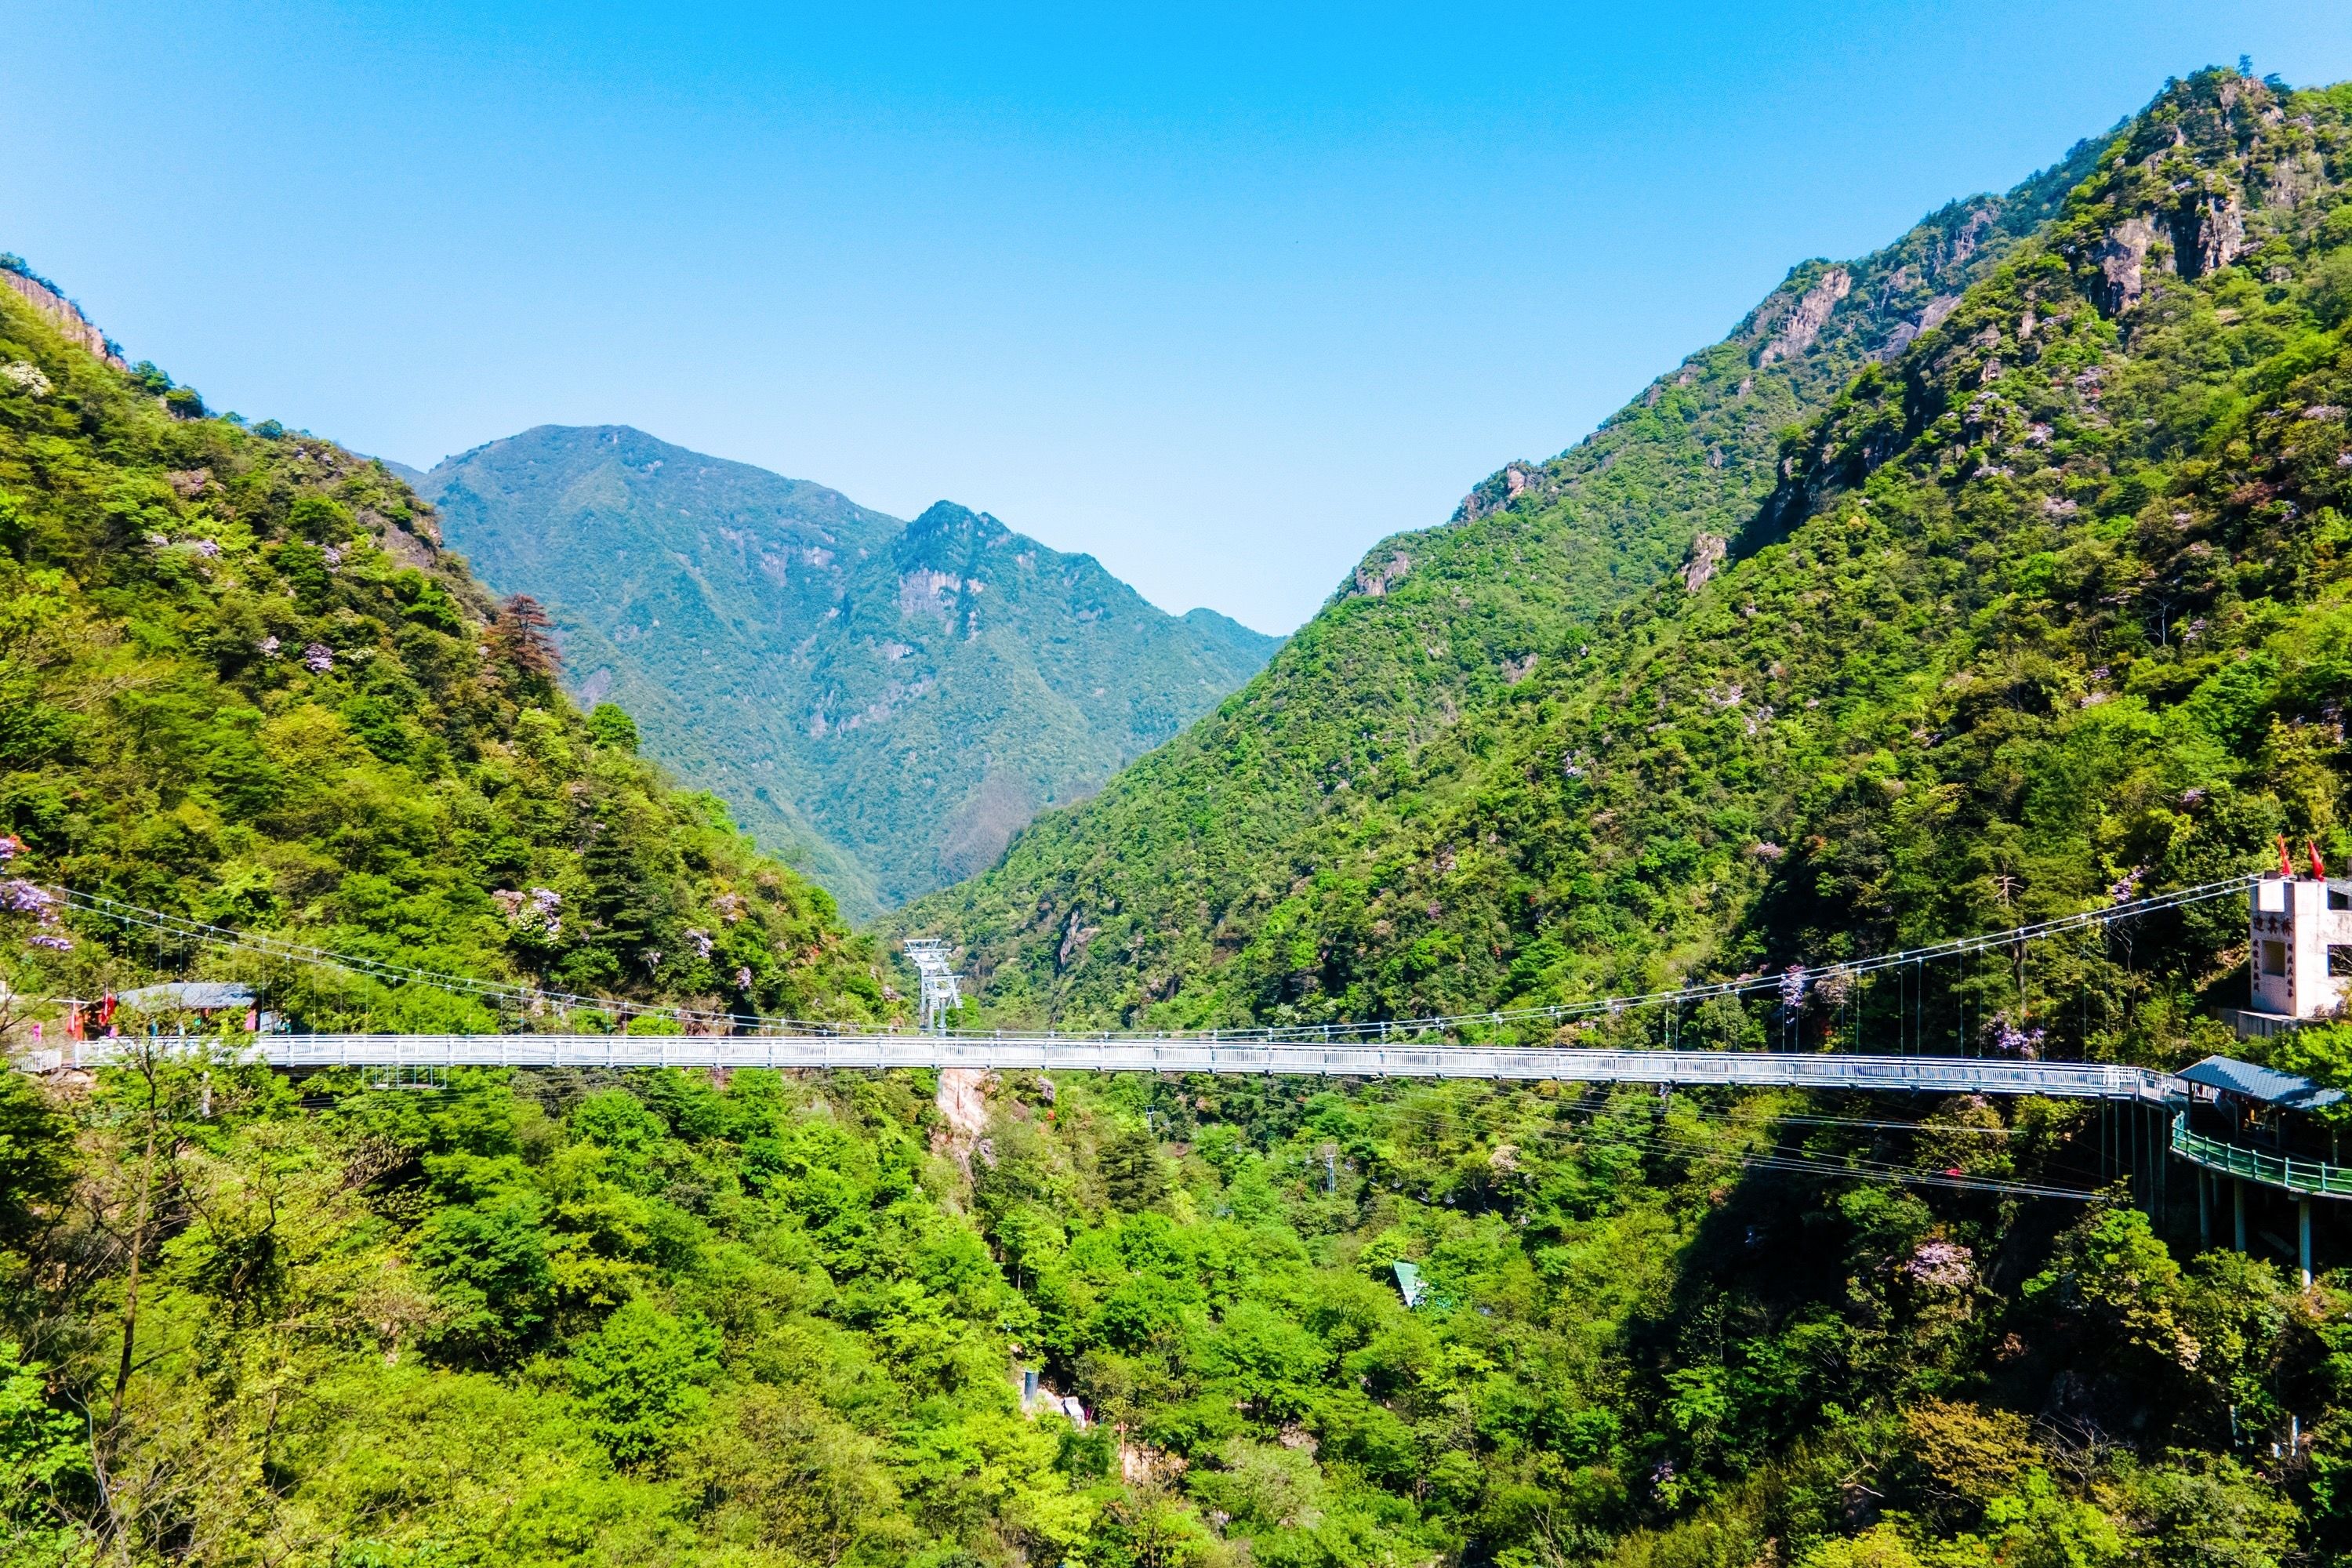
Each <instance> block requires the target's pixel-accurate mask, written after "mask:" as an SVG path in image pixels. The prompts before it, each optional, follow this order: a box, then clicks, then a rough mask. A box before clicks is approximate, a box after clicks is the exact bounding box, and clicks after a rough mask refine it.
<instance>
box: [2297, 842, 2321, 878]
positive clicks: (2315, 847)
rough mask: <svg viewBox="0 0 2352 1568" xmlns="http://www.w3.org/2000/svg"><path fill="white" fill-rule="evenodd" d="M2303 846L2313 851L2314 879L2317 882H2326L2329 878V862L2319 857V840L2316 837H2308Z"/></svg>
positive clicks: (2312, 872)
mask: <svg viewBox="0 0 2352 1568" xmlns="http://www.w3.org/2000/svg"><path fill="white" fill-rule="evenodd" d="M2303 847H2305V849H2308V850H2310V851H2311V876H2312V879H2313V880H2314V881H2317V882H2325V881H2326V880H2327V863H2326V861H2324V860H2322V859H2321V858H2319V844H2318V841H2317V840H2315V839H2310V838H2306V839H2305V840H2304V841H2303Z"/></svg>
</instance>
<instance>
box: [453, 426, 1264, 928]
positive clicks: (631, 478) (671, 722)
mask: <svg viewBox="0 0 2352 1568" xmlns="http://www.w3.org/2000/svg"><path fill="white" fill-rule="evenodd" d="M420 488H421V489H423V491H424V493H425V495H427V496H428V497H430V498H432V499H433V500H436V502H437V503H438V505H439V507H440V510H441V517H442V523H443V526H444V527H445V528H446V530H447V531H448V536H449V541H450V543H451V544H452V545H453V546H454V547H456V548H457V549H460V550H462V551H464V552H466V553H467V556H468V557H470V558H471V560H472V561H473V563H474V564H475V565H476V566H477V567H478V569H479V570H480V571H481V573H482V574H483V575H484V576H485V577H486V578H487V579H488V581H489V582H491V583H492V584H496V585H497V586H499V588H501V589H503V590H506V591H509V592H517V593H529V594H531V595H534V596H537V597H540V598H543V599H545V600H546V601H547V602H548V605H549V607H550V610H551V613H552V614H553V616H554V617H555V620H556V622H557V625H558V626H559V627H560V628H561V629H562V636H563V647H564V651H565V658H566V662H567V665H568V667H569V668H568V674H567V677H566V679H568V680H569V681H570V682H571V685H572V689H573V690H574V691H575V692H577V693H578V694H579V695H580V696H581V698H582V699H583V700H586V701H591V702H593V701H595V700H600V699H602V698H604V697H607V696H609V697H611V698H612V699H614V700H616V701H618V702H620V703H621V704H622V705H623V706H625V707H626V708H627V709H628V710H629V711H630V712H631V713H632V714H634V715H635V717H636V718H637V721H638V722H639V724H640V726H641V728H642V729H643V731H644V733H645V737H646V750H647V752H649V753H650V754H651V755H653V756H656V757H657V758H659V759H660V760H661V761H663V762H665V763H668V764H669V765H671V766H673V767H675V768H677V770H678V771H679V772H680V773H682V774H684V775H685V776H686V777H687V778H688V779H689V780H690V781H692V782H693V783H695V784H698V785H701V786H704V787H707V788H709V789H712V790H715V791H717V792H719V794H721V795H724V796H725V797H726V798H727V799H728V800H729V801H730V802H732V803H733V804H734V805H735V806H736V808H737V809H738V811H739V812H740V813H741V815H742V819H743V821H744V822H745V824H746V825H747V826H750V827H751V829H752V831H753V832H754V833H755V834H757V835H758V836H759V837H761V840H762V842H763V843H765V844H766V845H768V846H769V847H771V848H772V849H773V850H774V851H775V852H776V853H778V854H781V855H783V856H784V857H786V858H789V859H791V860H793V862H794V863H795V864H797V865H799V866H801V867H802V868H803V869H805V870H806V871H808V872H809V874H811V875H812V876H814V877H815V878H816V879H818V880H820V881H822V882H824V884H825V886H826V887H827V888H829V889H832V891H833V892H834V893H835V896H836V897H837V898H839V899H840V900H842V901H843V903H844V906H845V908H847V909H848V910H850V911H851V912H852V913H854V914H858V915H866V914H871V913H873V912H875V911H876V910H879V909H880V908H882V907H883V906H885V905H888V904H895V903H898V902H899V901H901V900H905V899H907V898H908V897H910V896H912V895H914V894H918V893H922V892H927V891H929V890H930V889H934V888H937V887H939V886H940V884H941V883H943V882H948V881H952V880H954V879H957V878H959V877H962V876H967V875H970V874H971V872H973V871H977V870H979V869H981V868H982V867H984V866H986V865H988V864H989V863H990V862H992V860H994V859H995V858H996V857H997V855H998V854H999V853H1000V852H1001V851H1002V850H1003V847H1004V844H1005V841H1006V839H1007V838H1009V837H1011V836H1012V834H1013V832H1014V831H1015V830H1016V829H1017V828H1019V827H1020V826H1022V825H1023V824H1024V823H1026V822H1027V821H1028V820H1029V818H1030V817H1031V816H1034V814H1035V813H1036V811H1037V810H1038V808H1039V807H1041V806H1044V805H1053V804H1055V803H1057V802H1062V803H1066V802H1068V801H1071V800H1073V799H1076V798H1077V797H1079V796H1082V795H1085V794H1086V793H1087V792H1088V791H1090V790H1091V789H1093V788H1094V787H1095V786H1096V785H1097V784H1100V783H1101V782H1102V780H1103V779H1105V778H1106V777H1108V775H1109V774H1110V773H1111V772H1112V770H1114V769H1115V768H1117V767H1118V765H1119V764H1120V763H1125V762H1127V761H1128V760H1129V759H1130V758H1133V757H1135V756H1137V755H1138V754H1139V753H1141V752H1145V751H1148V750H1150V748H1151V747H1153V746H1155V745H1157V744H1159V743H1160V742H1161V741H1164V740H1166V739H1167V738H1168V737H1169V736H1171V735H1172V734H1174V733H1175V732H1176V731H1178V730H1179V729H1180V728H1181V726H1182V725H1184V724H1185V723H1186V722H1188V721H1191V720H1192V719H1193V718H1194V717H1196V716H1198V715H1199V714H1201V713H1203V712H1205V711H1207V710H1209V709H1210V708H1211V707H1213V705H1214V704H1215V703H1216V701H1217V700H1218V699H1219V698H1221V697H1223V696H1224V695H1225V693H1227V692H1229V691H1231V690H1232V689H1234V687H1235V686H1237V685H1239V684H1240V683H1241V682H1242V681H1243V680H1244V679H1246V678H1247V677H1248V676H1249V675H1250V674H1252V673H1253V672H1255V670H1256V669H1257V668H1259V667H1260V666H1262V665H1263V664H1264V663H1265V658H1266V655H1267V654H1268V653H1269V652H1270V651H1272V649H1273V648H1274V647H1276V645H1277V643H1278V641H1279V639H1277V638H1274V637H1265V636H1262V635H1260V634H1258V633H1256V632H1253V631H1250V630H1249V629H1248V628H1246V627H1244V626H1239V625H1237V624H1236V623H1234V622H1233V621H1230V620H1228V619H1226V618H1225V617H1224V616H1219V615H1216V614H1214V613H1213V612H1211V611H1207V610H1195V611H1193V612H1192V614H1191V615H1188V616H1181V617H1179V616H1169V615H1166V614H1165V613H1163V612H1161V611H1160V610H1159V609H1157V608H1156V607H1154V606H1153V605H1150V604H1148V603H1146V602H1145V601H1144V599H1143V598H1142V597H1141V596H1140V595H1138V594H1137V593H1136V592H1135V591H1134V590H1133V589H1131V588H1129V586H1128V585H1127V584H1124V583H1121V582H1120V581H1118V579H1117V578H1115V577H1113V576H1111V575H1110V574H1109V573H1108V572H1105V571H1104V570H1103V569H1102V567H1101V566H1100V565H1098V564H1097V563H1096V562H1095V561H1094V559H1093V558H1092V557H1090V556H1084V555H1066V554H1063V553H1061V552H1058V551H1054V550H1048V549H1046V548H1045V546H1043V545H1041V544H1039V543H1037V542H1035V541H1034V540H1030V539H1026V538H1024V537H1023V536H1022V535H1020V534H1017V533H1015V532H1013V531H1012V530H1010V529H1008V528H1006V527H1005V526H1004V525H1003V524H1002V523H1000V522H998V521H996V520H995V519H994V518H992V517H989V516H987V515H985V514H982V513H974V512H971V511H968V510H965V509H963V508H961V507H959V506H954V505H951V504H950V503H948V502H945V501H942V502H940V504H938V505H937V506H934V507H932V508H931V509H930V510H928V511H926V512H925V513H924V514H923V515H922V516H921V517H919V518H917V519H916V520H915V521H913V522H910V523H902V522H900V521H898V520H897V519H895V518H890V517H886V516H884V515H882V514H881V513H879V512H875V511H870V510H866V508H863V507H860V506H857V505H856V504H854V503H853V502H851V501H849V500H847V499H846V498H845V497H843V496H841V495H840V494H838V493H836V492H835V491H833V490H829V489H825V488H824V487H823V486H821V485H814V484H809V483H806V482H804V481H803V480H798V479H783V478H781V477H780V476H778V475H775V474H772V473H768V472H766V471H765V470H763V469H761V468H752V467H750V466H749V465H746V464H742V463H730V462H726V461H723V460H721V459H719V458H708V457H704V456H702V455H701V454H699V453H696V452H689V451H687V450H686V449H684V448H683V447H673V446H670V445H668V444H667V443H666V442H661V441H656V440H655V439H654V438H653V437H649V436H646V435H645V434H644V433H643V432H641V431H636V430H632V429H628V428H626V427H625V426H600V427H594V428H584V429H577V428H564V427H558V426H542V427H541V428H539V429H536V430H527V431H525V432H523V433H522V434H521V435H520V436H516V437H509V439H507V440H503V441H494V442H492V443H490V444H489V445H488V446H486V447H478V448H477V449H475V450H474V451H471V452H467V453H464V454H462V455H460V456H458V457H456V458H450V459H448V460H447V461H446V462H444V463H442V464H441V465H439V466H438V467H436V468H435V469H434V470H433V471H432V472H431V473H430V474H428V475H426V476H425V478H424V479H423V480H422V481H421V486H420Z"/></svg>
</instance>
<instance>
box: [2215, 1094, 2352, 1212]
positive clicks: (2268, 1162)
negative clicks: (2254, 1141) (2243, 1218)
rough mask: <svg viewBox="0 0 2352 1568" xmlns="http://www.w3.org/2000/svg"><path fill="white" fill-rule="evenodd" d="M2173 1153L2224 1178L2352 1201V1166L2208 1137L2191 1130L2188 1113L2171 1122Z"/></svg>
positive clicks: (2292, 1191) (2291, 1191)
mask: <svg viewBox="0 0 2352 1568" xmlns="http://www.w3.org/2000/svg"><path fill="white" fill-rule="evenodd" d="M2172 1152H2174V1153H2175V1154H2178V1155H2179V1157H2180V1158H2182V1159H2184V1160H2186V1161H2188V1162H2189V1163H2190V1164H2192V1165H2201V1166H2203V1167H2204V1168H2205V1169H2206V1170H2209V1171H2215V1172H2219V1173H2221V1174H2222V1175H2225V1176H2242V1177H2243V1178H2245V1179H2246V1180H2247V1181H2250V1182H2259V1183H2261V1184H2263V1185H2264V1186H2266V1187H2279V1188H2283V1189H2284V1190H2285V1191H2287V1192H2290V1193H2304V1194H2310V1195H2311V1196H2314V1197H2327V1198H2352V1166H2345V1165H2331V1164H2329V1163H2326V1161H2324V1160H2298V1159H2296V1158H2295V1157H2294V1155H2292V1154H2274V1153H2269V1152H2264V1151H2263V1150H2260V1149H2248V1148H2244V1147H2242V1146H2241V1145H2239V1144H2236V1143H2231V1142H2224V1141H2223V1140H2221V1139H2219V1138H2208V1137H2206V1136H2205V1135H2204V1134H2203V1133H2201V1132H2191V1131H2189V1118H2188V1116H2187V1115H2186V1114H2185V1113H2183V1114H2179V1115H2175V1116H2174V1117H2173V1119H2172Z"/></svg>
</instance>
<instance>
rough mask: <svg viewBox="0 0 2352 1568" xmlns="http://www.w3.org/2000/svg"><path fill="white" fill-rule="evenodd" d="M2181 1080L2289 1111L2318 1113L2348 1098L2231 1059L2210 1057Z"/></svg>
mask: <svg viewBox="0 0 2352 1568" xmlns="http://www.w3.org/2000/svg"><path fill="white" fill-rule="evenodd" d="M2180 1079H2181V1081H2182V1082H2183V1083H2193V1084H2197V1085H2199V1086H2200V1087H2202V1088H2205V1089H2220V1090H2221V1091H2222V1092H2223V1093H2225V1094H2234V1095H2237V1096H2238V1097H2239V1098H2240V1099H2242V1100H2257V1101H2259V1102H2261V1103H2262V1104H2263V1105H2277V1106H2283V1107H2284V1108H2285V1109H2287V1110H2318V1109H2319V1108H2320V1107H2321V1106H2323V1105H2333V1104H2335V1103H2336V1101H2337V1100H2342V1099H2343V1098H2344V1091H2343V1090H2342V1089H2323V1088H2321V1087H2320V1086H2319V1085H2318V1084H2315V1083H2314V1082H2312V1081H2311V1080H2310V1079H2307V1078H2303V1077H2299V1076H2297V1075H2296V1074H2294V1073H2291V1072H2280V1071H2279V1070H2278V1069H2277V1068H2265V1067H2256V1066H2255V1065H2254V1064H2253V1063H2252V1062H2242V1061H2239V1060H2237V1059H2235V1058H2231V1057H2207V1058H2205V1059H2204V1060H2203V1061H2201V1062H2199V1063H2198V1064H2197V1065H2196V1066H2195V1067H2192V1068H2183V1069H2182V1071H2181V1074H2180Z"/></svg>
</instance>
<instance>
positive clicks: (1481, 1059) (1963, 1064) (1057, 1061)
mask: <svg viewBox="0 0 2352 1568" xmlns="http://www.w3.org/2000/svg"><path fill="white" fill-rule="evenodd" d="M166 1038H169V1037H166ZM138 1043H139V1042H137V1041H127V1040H126V1041H114V1040H91V1041H87V1042H83V1043H81V1044H80V1045H79V1046H78V1047H73V1051H72V1054H71V1058H70V1059H68V1057H67V1055H66V1054H64V1053H60V1054H59V1056H58V1059H57V1060H56V1061H55V1062H54V1063H44V1064H42V1065H44V1066H54V1067H67V1066H81V1065H97V1064H98V1063H100V1062H101V1061H104V1060H106V1059H108V1058H109V1056H110V1055H111V1054H112V1053H114V1052H119V1051H120V1050H121V1048H122V1047H126V1046H135V1045H136V1044H138ZM190 1043H191V1045H197V1044H198V1042H196V1041H194V1038H193V1037H190ZM237 1049H238V1053H239V1054H240V1055H241V1056H242V1057H243V1058H245V1059H247V1060H252V1061H258V1062H265V1063H267V1064H268V1065H269V1066H271V1067H274V1068H289V1069H293V1070H304V1069H318V1068H337V1067H390V1068H403V1067H443V1068H449V1067H509V1068H658V1067H679V1068H748V1067H772V1068H866V1069H875V1068H996V1069H1006V1070H1020V1069H1024V1068H1025V1069H1039V1070H1045V1071H1055V1072H1153V1073H1196V1072H1197V1073H1220V1074H1236V1073H1241V1074H1250V1073H1255V1074H1284V1075H1294V1076H1299V1077H1308V1078H1352V1079H1370V1078H1435V1079H1507V1080H1516V1081H1522V1082H1524V1081H1529V1080H1540V1079H1552V1080H1555V1081H1559V1082H1566V1083H1651V1084H1672V1085H1680V1086H1689V1087H1696V1086H1700V1085H1725V1086H1737V1087H1747V1088H1758V1089H1874V1090H1886V1091H1895V1092H1900V1093H1912V1094H1996V1095H2023V1094H2034V1095H2047V1096H2050V1097H2052V1098H2054V1099H2061V1100H2133V1101H2140V1102H2145V1103H2151V1104H2153V1103H2160V1102H2163V1101H2165V1100H2176V1099H2178V1098H2179V1097H2180V1095H2181V1094H2182V1092H2183V1091H2182V1087H2181V1085H2180V1083H2179V1080H2178V1079H2174V1078H2172V1077H2171V1076H2170V1075H2169V1074H2167V1073H2159V1072H2153V1071H2150V1070H2149V1069H2148V1068H2136V1067H2120V1066H2116V1065H2114V1064H2112V1063H2106V1062H2037V1061H2016V1060H2009V1059H2000V1058H1977V1057H1888V1056H1840V1055H1832V1054H1810V1053H1807V1054H1799V1053H1781V1052H1774V1051H1654V1050H1579V1049H1576V1048H1573V1047H1505V1046H1435V1045H1433V1046H1338V1045H1334V1046H1310V1045H1298V1044H1291V1043H1286V1042H1275V1043H1262V1042H1255V1041H1251V1042H1243V1043H1234V1042H1231V1041H1211V1040H1200V1039H1177V1040H1148V1039H1144V1040H1139V1039H1134V1038H1120V1037H1107V1038H1102V1039H1093V1040H1087V1039H1074V1038H1071V1037H1067V1036H1063V1037H1050V1036H1039V1035H1026V1036H1024V1035H1009V1034H1008V1035H1004V1036H1002V1037H972V1036H956V1035H944V1036H942V1035H905V1034H864V1035H858V1034H841V1035H261V1036H257V1037H252V1039H251V1042H250V1044H247V1045H242V1046H240V1047H237ZM45 1054H46V1053H45Z"/></svg>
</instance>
